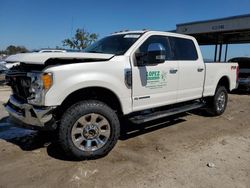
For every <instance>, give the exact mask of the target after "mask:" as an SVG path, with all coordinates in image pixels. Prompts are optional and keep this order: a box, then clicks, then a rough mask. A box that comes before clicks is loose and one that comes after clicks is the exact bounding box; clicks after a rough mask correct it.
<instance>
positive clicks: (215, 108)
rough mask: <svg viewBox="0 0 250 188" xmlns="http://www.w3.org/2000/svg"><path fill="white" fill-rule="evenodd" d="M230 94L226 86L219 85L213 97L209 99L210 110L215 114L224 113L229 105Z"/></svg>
mask: <svg viewBox="0 0 250 188" xmlns="http://www.w3.org/2000/svg"><path fill="white" fill-rule="evenodd" d="M227 101H228V94H227V90H226V88H225V87H224V86H218V87H217V89H216V92H215V95H214V96H213V97H210V98H208V99H207V105H208V112H209V113H210V114H212V115H214V116H219V115H221V114H223V113H224V111H225V110H226V107H227Z"/></svg>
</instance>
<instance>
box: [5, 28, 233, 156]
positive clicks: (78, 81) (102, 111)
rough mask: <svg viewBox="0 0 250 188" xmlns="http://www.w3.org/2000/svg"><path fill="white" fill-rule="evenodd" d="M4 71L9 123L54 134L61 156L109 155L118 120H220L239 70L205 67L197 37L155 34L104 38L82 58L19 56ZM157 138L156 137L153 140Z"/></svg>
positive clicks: (75, 55) (73, 55)
mask: <svg viewBox="0 0 250 188" xmlns="http://www.w3.org/2000/svg"><path fill="white" fill-rule="evenodd" d="M7 61H8V62H22V63H20V65H19V66H17V67H15V69H14V70H11V71H9V72H8V75H7V77H6V78H7V80H8V84H9V85H10V86H11V87H12V90H13V94H12V95H11V96H10V99H9V101H8V103H7V104H6V105H5V108H6V110H7V111H8V112H9V114H10V117H11V119H12V120H14V121H16V122H18V123H19V124H21V125H26V126H30V127H32V128H44V129H53V130H56V131H58V136H59V143H60V144H61V146H62V148H63V149H64V151H65V154H68V155H70V156H73V157H75V158H78V159H89V158H97V157H101V156H104V155H106V154H108V153H109V152H110V151H111V149H112V148H113V147H114V146H115V144H116V142H117V141H118V138H119V134H120V120H121V117H124V118H128V119H129V120H131V121H132V122H134V123H137V124H140V123H144V122H148V121H152V120H155V119H157V118H163V117H167V116H170V115H174V114H178V113H182V112H185V111H189V110H193V109H198V108H204V107H206V108H207V109H208V111H209V112H210V113H211V114H213V115H214V116H218V115H221V114H223V113H224V111H225V109H226V106H227V101H228V95H227V93H228V91H231V90H233V89H235V88H236V87H237V76H238V71H237V70H238V64H237V63H205V62H204V61H203V58H202V54H201V51H200V48H199V45H198V43H197V41H196V40H195V38H193V37H191V36H187V35H180V34H176V33H169V32H160V31H130V32H120V33H115V34H112V35H110V36H107V37H105V38H103V39H101V40H99V41H98V42H96V43H94V44H93V45H91V46H90V47H88V48H86V49H85V51H84V52H82V53H79V52H78V53H67V52H65V53H25V54H17V55H13V56H10V57H8V59H7ZM159 139H160V138H159Z"/></svg>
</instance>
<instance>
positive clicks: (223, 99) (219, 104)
mask: <svg viewBox="0 0 250 188" xmlns="http://www.w3.org/2000/svg"><path fill="white" fill-rule="evenodd" d="M225 103H226V95H225V93H224V92H221V93H220V95H219V96H218V99H217V111H219V112H221V111H222V110H223V109H224V107H225Z"/></svg>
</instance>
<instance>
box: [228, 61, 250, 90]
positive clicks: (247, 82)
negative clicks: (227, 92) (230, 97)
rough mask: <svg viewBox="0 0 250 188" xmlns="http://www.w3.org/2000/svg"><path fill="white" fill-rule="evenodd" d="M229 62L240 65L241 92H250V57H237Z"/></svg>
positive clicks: (239, 87)
mask: <svg viewBox="0 0 250 188" xmlns="http://www.w3.org/2000/svg"><path fill="white" fill-rule="evenodd" d="M228 62H237V63H238V64H239V86H238V89H239V90H245V91H250V57H235V58H232V59H230V60H229V61H228Z"/></svg>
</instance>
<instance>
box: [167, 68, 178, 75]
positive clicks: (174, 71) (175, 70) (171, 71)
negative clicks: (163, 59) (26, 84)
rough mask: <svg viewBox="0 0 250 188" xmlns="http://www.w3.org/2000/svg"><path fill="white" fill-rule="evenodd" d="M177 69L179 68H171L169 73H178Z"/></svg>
mask: <svg viewBox="0 0 250 188" xmlns="http://www.w3.org/2000/svg"><path fill="white" fill-rule="evenodd" d="M177 71H178V69H170V70H169V73H170V74H176V73H177Z"/></svg>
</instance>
